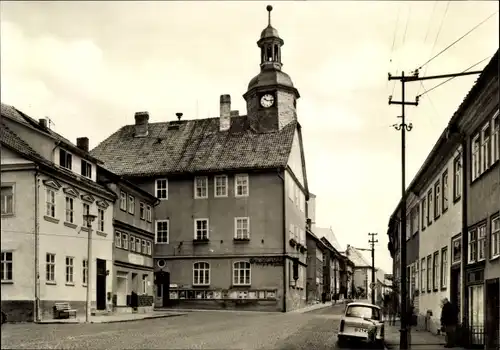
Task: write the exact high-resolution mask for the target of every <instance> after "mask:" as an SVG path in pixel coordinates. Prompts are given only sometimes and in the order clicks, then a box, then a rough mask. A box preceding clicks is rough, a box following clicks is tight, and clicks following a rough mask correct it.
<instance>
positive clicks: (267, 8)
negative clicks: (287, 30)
mask: <svg viewBox="0 0 500 350" xmlns="http://www.w3.org/2000/svg"><path fill="white" fill-rule="evenodd" d="M266 10H267V12H268V14H267V21H268V23H267V25H268V26H269V27H270V26H271V11H272V10H273V7H272V6H271V5H267V7H266Z"/></svg>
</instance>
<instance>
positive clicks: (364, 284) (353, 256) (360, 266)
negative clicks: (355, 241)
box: [346, 245, 374, 299]
mask: <svg viewBox="0 0 500 350" xmlns="http://www.w3.org/2000/svg"><path fill="white" fill-rule="evenodd" d="M346 256H347V257H348V258H349V260H351V261H352V262H353V264H354V275H353V281H354V289H355V292H356V293H357V294H358V297H364V298H368V299H371V294H372V291H373V290H372V288H371V287H370V286H371V284H372V282H374V281H373V280H372V272H371V271H372V266H371V264H369V263H368V261H367V260H366V259H365V257H364V256H363V255H362V254H361V252H360V251H359V250H357V249H356V248H354V247H352V246H350V245H348V246H347V249H346ZM360 294H361V295H360Z"/></svg>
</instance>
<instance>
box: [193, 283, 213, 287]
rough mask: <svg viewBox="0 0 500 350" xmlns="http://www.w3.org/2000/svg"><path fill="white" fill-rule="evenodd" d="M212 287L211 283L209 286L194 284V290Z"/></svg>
mask: <svg viewBox="0 0 500 350" xmlns="http://www.w3.org/2000/svg"><path fill="white" fill-rule="evenodd" d="M207 287H210V283H207V284H193V288H207Z"/></svg>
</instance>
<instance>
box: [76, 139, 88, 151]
mask: <svg viewBox="0 0 500 350" xmlns="http://www.w3.org/2000/svg"><path fill="white" fill-rule="evenodd" d="M76 147H78V148H79V149H81V150H83V151H85V152H88V151H89V138H88V137H79V138H77V139H76Z"/></svg>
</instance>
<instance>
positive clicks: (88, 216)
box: [83, 214, 96, 323]
mask: <svg viewBox="0 0 500 350" xmlns="http://www.w3.org/2000/svg"><path fill="white" fill-rule="evenodd" d="M95 218H96V216H95V215H92V214H83V222H85V223H87V228H88V236H87V298H86V303H85V304H86V308H85V323H90V306H91V305H92V285H91V281H92V279H91V278H92V265H93V264H92V222H93V221H94V220H95Z"/></svg>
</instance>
